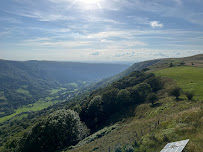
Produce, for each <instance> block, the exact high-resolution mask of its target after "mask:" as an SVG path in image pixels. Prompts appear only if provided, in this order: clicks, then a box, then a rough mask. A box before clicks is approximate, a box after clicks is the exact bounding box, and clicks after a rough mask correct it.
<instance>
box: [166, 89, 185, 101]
mask: <svg viewBox="0 0 203 152" xmlns="http://www.w3.org/2000/svg"><path fill="white" fill-rule="evenodd" d="M181 90H182V89H181V88H179V87H176V88H174V89H172V90H171V91H170V92H169V95H171V96H175V97H176V100H178V99H179V96H180V94H181Z"/></svg>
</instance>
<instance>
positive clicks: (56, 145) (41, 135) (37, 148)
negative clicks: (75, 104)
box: [20, 109, 88, 152]
mask: <svg viewBox="0 0 203 152" xmlns="http://www.w3.org/2000/svg"><path fill="white" fill-rule="evenodd" d="M87 133H88V130H87V128H86V127H85V126H84V124H82V122H81V121H80V118H79V116H78V114H77V113H76V112H75V111H72V110H64V109H63V110H58V111H56V112H54V113H52V114H50V115H49V117H48V118H47V119H46V120H45V121H44V122H40V123H38V124H37V125H35V126H34V127H33V129H32V132H31V134H30V135H29V136H28V137H27V139H26V141H25V144H24V146H23V148H22V149H21V150H20V151H22V152H27V151H29V152H44V151H47V152H53V151H56V150H60V149H62V148H64V147H67V146H71V145H74V144H76V143H77V142H78V141H79V140H81V139H82V138H84V137H85V136H86V135H87Z"/></svg>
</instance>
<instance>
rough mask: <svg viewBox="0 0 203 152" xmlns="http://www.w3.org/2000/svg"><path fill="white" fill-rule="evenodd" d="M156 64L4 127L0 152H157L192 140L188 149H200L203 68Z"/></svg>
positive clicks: (174, 62)
mask: <svg viewBox="0 0 203 152" xmlns="http://www.w3.org/2000/svg"><path fill="white" fill-rule="evenodd" d="M199 59H201V58H199ZM184 61H190V60H188V59H187V60H184ZM192 61H195V60H194V58H193V60H192ZM147 63H149V62H147ZM152 63H154V64H152V65H149V66H145V65H146V64H144V63H143V64H142V65H144V66H142V67H143V68H141V69H140V70H142V71H133V72H131V73H130V74H129V75H127V76H124V77H122V78H121V79H119V80H118V81H114V82H113V83H111V84H109V85H107V86H106V85H104V84H105V83H103V82H102V83H101V84H102V87H100V88H97V89H94V90H93V91H91V92H86V93H85V94H80V95H79V96H77V97H75V98H73V99H71V100H69V102H64V103H60V104H56V105H54V106H51V107H48V108H47V109H44V110H41V111H38V112H35V113H24V114H22V115H19V116H18V117H16V119H13V120H12V119H10V120H9V121H7V122H5V123H4V124H3V125H2V126H1V127H0V141H3V142H2V143H1V147H0V151H4V152H12V151H15V152H18V151H19V152H20V151H39V152H40V151H41V152H44V151H50V152H52V151H64V152H78V151H81V152H82V151H84V152H87V151H112V152H114V151H116V152H133V151H134V152H156V151H157V152H158V151H160V150H161V149H162V148H163V147H164V146H165V144H166V143H168V142H173V141H178V140H184V139H190V142H189V144H188V146H187V147H186V149H185V150H186V151H191V152H199V151H201V149H202V148H203V147H202V144H201V143H202V142H203V138H202V137H203V134H202V132H203V125H202V124H203V121H202V119H203V112H202V111H203V102H202V96H201V93H200V92H201V88H202V76H201V74H200V73H202V68H198V67H194V66H193V65H191V67H189V66H188V65H189V62H186V64H184V63H183V60H182V59H181V60H180V59H168V60H161V61H156V62H152ZM194 63H195V64H196V63H198V65H201V62H200V61H198V62H194ZM152 72H153V73H154V74H153V73H152ZM107 81H108V82H110V80H107ZM191 82H192V83H194V84H193V87H194V88H193V89H191V87H187V85H190V83H191ZM72 85H73V86H74V85H75V84H72ZM104 86H106V87H104ZM196 88H198V89H196ZM199 89H200V90H199ZM61 90H64V89H63V88H61ZM90 90H92V88H90ZM18 91H19V92H24V91H23V90H18ZM64 91H65V92H66V91H67V90H64ZM65 92H60V91H59V90H52V91H50V95H53V94H57V93H59V94H60V95H59V96H58V97H57V98H59V97H61V96H63V94H64V93H65ZM67 92H68V91H67ZM24 93H26V94H28V92H24ZM46 100H52V97H51V96H50V97H47V98H46ZM53 101H54V100H53ZM18 118H19V119H18ZM22 120H23V121H22ZM9 136H10V137H9Z"/></svg>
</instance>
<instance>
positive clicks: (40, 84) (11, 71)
mask: <svg viewBox="0 0 203 152" xmlns="http://www.w3.org/2000/svg"><path fill="white" fill-rule="evenodd" d="M127 67H128V65H121V64H120V65H119V64H90V63H73V62H53V61H24V62H20V61H7V60H0V105H1V107H2V108H1V109H0V117H2V116H5V115H9V114H12V113H14V110H15V109H18V108H19V107H22V106H23V105H28V104H33V103H35V102H37V101H38V100H39V99H40V98H45V97H47V96H49V92H50V90H52V89H60V88H62V89H63V88H66V89H68V90H69V89H70V88H71V87H70V85H69V84H71V83H76V85H77V86H78V88H74V89H79V88H81V87H82V86H83V87H84V86H85V85H87V84H90V83H93V82H96V81H98V80H101V79H103V78H106V77H110V76H112V75H114V74H117V73H119V72H121V71H123V70H125V69H126V68H127ZM84 84H85V85H84ZM69 91H73V90H69ZM67 97H68V96H67Z"/></svg>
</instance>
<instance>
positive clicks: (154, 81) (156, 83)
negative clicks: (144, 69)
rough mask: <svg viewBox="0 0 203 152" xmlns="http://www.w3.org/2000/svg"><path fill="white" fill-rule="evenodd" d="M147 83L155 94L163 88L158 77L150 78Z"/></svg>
mask: <svg viewBox="0 0 203 152" xmlns="http://www.w3.org/2000/svg"><path fill="white" fill-rule="evenodd" d="M147 83H148V84H149V85H150V86H151V88H152V91H153V92H157V91H159V90H160V89H162V88H163V83H162V81H161V80H160V78H158V77H151V78H149V79H148V80H147Z"/></svg>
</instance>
